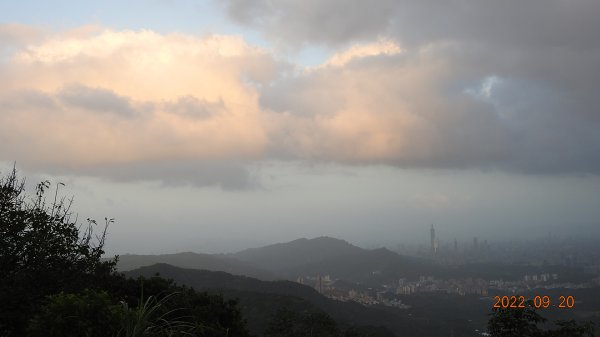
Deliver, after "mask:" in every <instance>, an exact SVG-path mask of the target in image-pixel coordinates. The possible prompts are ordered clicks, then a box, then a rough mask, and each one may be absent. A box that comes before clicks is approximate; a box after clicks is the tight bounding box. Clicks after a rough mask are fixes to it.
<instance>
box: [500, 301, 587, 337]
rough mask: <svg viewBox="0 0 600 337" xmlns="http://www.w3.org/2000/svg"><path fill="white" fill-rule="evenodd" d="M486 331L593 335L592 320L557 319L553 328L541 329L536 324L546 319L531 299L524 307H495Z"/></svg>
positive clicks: (508, 336) (546, 336) (538, 336)
mask: <svg viewBox="0 0 600 337" xmlns="http://www.w3.org/2000/svg"><path fill="white" fill-rule="evenodd" d="M490 316H491V317H490V319H489V321H488V332H489V333H490V334H491V335H492V336H493V337H585V336H589V337H594V324H593V322H584V323H577V322H575V321H574V320H569V321H562V320H558V321H556V322H554V324H555V325H556V326H557V327H558V328H557V329H554V330H543V329H542V328H540V327H539V326H538V324H541V323H545V322H546V321H547V320H546V319H545V318H543V317H542V316H540V315H539V314H538V313H537V312H536V309H534V306H533V303H532V302H531V301H529V302H527V305H526V306H525V308H520V309H513V308H497V309H494V310H493V312H492V313H491V314H490Z"/></svg>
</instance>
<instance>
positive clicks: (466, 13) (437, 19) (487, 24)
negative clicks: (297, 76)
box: [223, 0, 600, 49]
mask: <svg viewBox="0 0 600 337" xmlns="http://www.w3.org/2000/svg"><path fill="white" fill-rule="evenodd" d="M223 5H224V7H225V8H226V10H227V13H228V14H229V15H230V17H231V18H233V19H234V20H236V21H238V22H240V23H243V24H246V25H250V26H253V27H257V28H259V29H262V30H264V32H265V34H266V35H267V36H270V37H273V38H275V39H280V40H282V41H285V42H286V43H298V42H310V43H326V44H343V43H347V42H351V41H355V40H361V39H367V40H369V39H373V38H376V37H377V36H379V35H382V34H383V35H387V34H388V33H392V34H393V35H395V36H397V37H398V38H399V40H400V41H402V42H403V43H417V44H423V43H425V44H426V43H430V42H432V41H436V40H460V41H465V40H469V41H475V42H480V43H485V44H491V45H504V46H506V45H520V46H532V45H533V46H565V47H571V48H583V49H593V48H595V47H597V46H598V45H599V43H600V41H598V39H597V38H596V36H595V32H597V31H598V30H599V29H600V23H599V22H598V20H597V15H598V12H599V11H600V3H598V2H597V1H594V0H574V1H565V0H532V1H519V0H507V1H494V0H483V1H480V0H377V1H368V2H367V1H361V0H350V1H347V0H326V1H319V0H309V1H301V0H283V1H275V0H227V1H225V2H223Z"/></svg>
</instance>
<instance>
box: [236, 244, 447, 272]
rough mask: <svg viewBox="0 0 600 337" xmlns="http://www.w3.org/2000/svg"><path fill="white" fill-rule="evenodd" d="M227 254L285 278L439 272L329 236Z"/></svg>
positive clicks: (422, 263) (421, 263)
mask: <svg viewBox="0 0 600 337" xmlns="http://www.w3.org/2000/svg"><path fill="white" fill-rule="evenodd" d="M227 256H230V257H233V258H235V259H237V260H241V261H245V262H247V263H251V264H253V265H256V266H259V267H260V268H263V269H266V270H269V271H270V272H273V273H276V274H278V275H281V276H283V277H286V278H288V279H292V280H295V279H296V278H297V277H301V276H315V275H331V276H332V277H334V278H339V279H343V280H346V281H353V282H361V283H365V282H366V283H369V282H395V281H397V280H398V279H399V278H401V277H407V278H416V277H418V276H420V275H439V274H441V273H442V272H443V270H442V269H441V268H440V267H439V266H435V265H433V264H432V263H430V262H428V261H425V260H420V259H416V258H412V257H406V256H401V255H399V254H397V253H394V252H392V251H390V250H387V249H385V248H380V249H374V250H368V249H362V248H359V247H356V246H353V245H351V244H350V243H348V242H346V241H343V240H338V239H334V238H329V237H320V238H315V239H310V240H309V239H299V240H294V241H291V242H287V243H279V244H275V245H270V246H266V247H261V248H253V249H246V250H243V251H241V252H238V253H235V254H229V255H227Z"/></svg>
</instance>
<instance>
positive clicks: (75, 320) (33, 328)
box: [28, 289, 125, 337]
mask: <svg viewBox="0 0 600 337" xmlns="http://www.w3.org/2000/svg"><path fill="white" fill-rule="evenodd" d="M124 314H125V312H124V308H123V307H122V306H121V305H118V304H113V303H112V299H111V297H110V296H109V294H108V293H107V292H105V291H95V290H90V289H86V290H84V291H83V292H81V293H77V294H65V293H60V294H58V295H52V296H50V297H49V300H48V303H46V305H44V306H43V307H42V309H41V311H40V313H39V314H37V315H36V316H35V317H34V318H33V319H32V320H31V322H30V325H29V329H28V332H29V335H30V336H33V337H38V336H39V337H42V336H46V337H79V336H87V337H105V336H114V335H116V334H117V333H118V332H119V326H120V324H121V319H122V317H123V316H124Z"/></svg>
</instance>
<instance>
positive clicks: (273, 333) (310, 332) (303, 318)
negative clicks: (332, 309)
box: [265, 307, 339, 337]
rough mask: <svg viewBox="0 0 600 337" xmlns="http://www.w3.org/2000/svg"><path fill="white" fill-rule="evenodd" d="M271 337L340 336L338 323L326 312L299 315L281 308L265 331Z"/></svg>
mask: <svg viewBox="0 0 600 337" xmlns="http://www.w3.org/2000/svg"><path fill="white" fill-rule="evenodd" d="M265 336H269V337H313V336H314V337H316V336H319V337H334V336H339V330H338V327H337V323H336V322H335V321H334V320H333V318H331V317H330V316H329V315H327V314H326V313H324V312H303V313H297V312H294V311H292V310H290V309H288V308H285V307H284V308H279V309H278V310H277V311H276V312H275V314H274V315H273V317H272V318H271V321H270V322H269V326H268V327H267V330H266V331H265Z"/></svg>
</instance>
